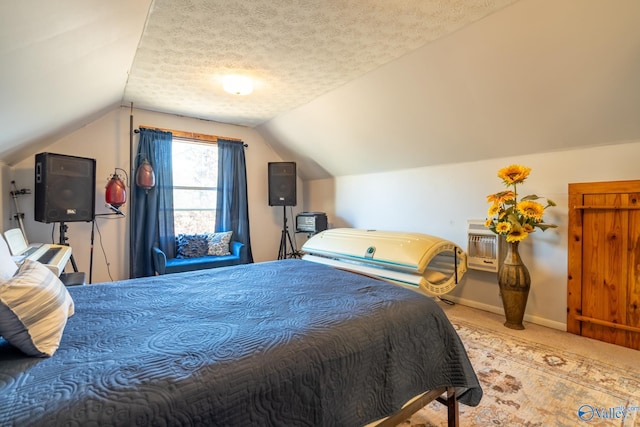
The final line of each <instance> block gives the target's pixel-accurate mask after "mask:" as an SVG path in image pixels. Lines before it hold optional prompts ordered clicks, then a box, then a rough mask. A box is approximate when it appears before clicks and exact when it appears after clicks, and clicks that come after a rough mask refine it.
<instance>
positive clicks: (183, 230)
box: [172, 137, 218, 235]
mask: <svg viewBox="0 0 640 427" xmlns="http://www.w3.org/2000/svg"><path fill="white" fill-rule="evenodd" d="M172 160H173V215H174V219H173V223H174V228H175V233H176V235H178V234H197V233H206V232H213V231H215V228H216V198H217V183H218V146H217V145H216V144H212V143H206V142H199V141H193V140H187V139H179V138H175V137H174V138H173V152H172Z"/></svg>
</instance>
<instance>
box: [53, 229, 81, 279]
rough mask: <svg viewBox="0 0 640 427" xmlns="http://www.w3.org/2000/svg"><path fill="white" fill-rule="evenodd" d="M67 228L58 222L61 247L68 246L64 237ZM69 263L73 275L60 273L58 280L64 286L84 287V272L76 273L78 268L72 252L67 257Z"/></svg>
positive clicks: (66, 238)
mask: <svg viewBox="0 0 640 427" xmlns="http://www.w3.org/2000/svg"><path fill="white" fill-rule="evenodd" d="M68 229H69V227H68V226H67V224H65V223H64V222H60V242H59V244H60V245H62V246H69V244H68V243H67V240H69V238H68V237H67V236H66V235H65V233H66V232H67V230H68ZM69 261H71V266H72V267H73V273H62V274H60V280H61V281H62V283H64V285H65V286H76V285H84V284H85V274H84V272H78V266H77V265H76V260H75V258H74V257H73V252H71V257H69Z"/></svg>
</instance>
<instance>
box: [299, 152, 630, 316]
mask: <svg viewBox="0 0 640 427" xmlns="http://www.w3.org/2000/svg"><path fill="white" fill-rule="evenodd" d="M639 158H640V142H632V143H626V144H619V145H610V146H604V147H596V148H584V149H579V150H569V151H560V152H552V153H545V154H535V155H526V156H518V157H507V158H496V159H491V160H485V161H478V162H471V163H459V164H451V165H442V166H433V167H424V168H417V169H408V170H401V171H397V172H386V173H377V174H366V175H354V176H343V177H338V178H335V179H324V180H316V181H309V182H307V183H306V185H305V190H306V191H305V198H306V200H305V209H307V210H316V211H324V212H327V215H328V216H329V222H330V224H331V225H332V226H333V227H355V228H367V229H380V230H393V231H412V232H422V233H426V234H432V235H436V236H440V237H443V238H446V239H449V240H451V241H453V242H455V243H457V244H458V245H460V246H461V247H462V248H463V249H465V250H466V247H467V245H466V227H467V220H468V219H482V220H484V219H485V218H486V212H487V208H488V207H489V205H488V204H487V202H486V196H487V195H488V194H492V193H496V192H498V191H501V190H503V189H504V186H503V184H502V183H501V181H500V179H499V178H498V177H497V171H498V169H500V168H502V167H504V166H507V165H509V164H512V163H519V164H523V165H526V166H529V167H531V168H532V169H533V170H532V172H531V175H530V176H529V178H528V180H527V181H526V182H525V184H524V185H522V186H520V187H519V188H518V190H519V192H520V193H521V194H522V195H526V194H538V195H540V196H545V197H549V198H551V199H552V200H554V201H555V202H556V203H557V204H558V206H557V207H555V208H551V209H550V210H548V211H547V214H546V215H545V220H546V221H547V222H551V223H554V224H557V225H558V226H559V227H558V228H557V229H550V230H547V231H545V232H541V231H536V232H535V233H534V234H533V235H532V236H531V237H530V238H528V239H527V240H525V241H524V242H523V243H522V244H521V245H520V246H521V255H522V258H523V260H524V262H525V264H526V265H527V267H528V268H529V271H530V273H531V278H532V285H531V292H530V295H529V301H528V305H527V314H526V317H525V319H526V320H530V321H534V322H536V323H540V324H544V325H547V326H551V327H555V328H558V329H565V324H566V308H567V304H566V299H567V286H566V281H567V279H566V275H567V213H568V206H567V203H568V202H567V198H568V195H567V189H568V187H567V185H568V184H569V183H574V182H592V181H617V180H631V179H639V178H640V168H639V167H638V159H639ZM448 296H449V297H450V298H451V299H452V300H455V301H458V302H461V303H463V304H466V305H471V306H475V307H478V308H483V309H485V310H488V311H494V312H501V310H502V308H501V303H500V299H499V295H498V285H497V275H496V274H495V273H487V272H480V271H473V270H470V271H469V272H468V273H467V274H466V275H465V277H464V278H463V279H462V281H461V283H460V284H458V286H457V287H456V288H455V289H454V290H453V291H452V292H451V293H450V294H449V295H448Z"/></svg>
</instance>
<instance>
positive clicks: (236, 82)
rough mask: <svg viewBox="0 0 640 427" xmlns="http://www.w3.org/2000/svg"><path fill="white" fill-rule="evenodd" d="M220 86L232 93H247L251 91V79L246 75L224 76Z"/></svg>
mask: <svg viewBox="0 0 640 427" xmlns="http://www.w3.org/2000/svg"><path fill="white" fill-rule="evenodd" d="M222 87H223V89H224V90H225V91H227V92H229V93H231V94H233V95H249V94H250V93H251V92H253V81H251V79H250V78H249V77H246V76H238V75H232V76H226V77H224V78H223V79H222Z"/></svg>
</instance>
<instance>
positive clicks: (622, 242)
mask: <svg viewBox="0 0 640 427" xmlns="http://www.w3.org/2000/svg"><path fill="white" fill-rule="evenodd" d="M568 249H569V260H568V278H567V292H568V294H567V304H568V307H567V331H569V332H572V333H574V334H578V335H583V336H586V337H590V338H594V339H597V340H601V341H605V342H610V343H613V344H618V345H622V346H625V347H629V348H634V349H637V350H640V181H615V182H595V183H581V184H569V248H568Z"/></svg>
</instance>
